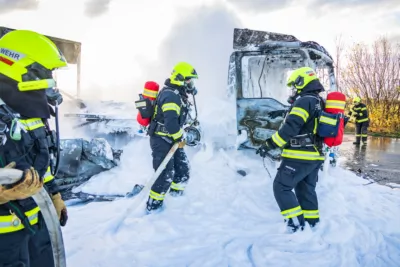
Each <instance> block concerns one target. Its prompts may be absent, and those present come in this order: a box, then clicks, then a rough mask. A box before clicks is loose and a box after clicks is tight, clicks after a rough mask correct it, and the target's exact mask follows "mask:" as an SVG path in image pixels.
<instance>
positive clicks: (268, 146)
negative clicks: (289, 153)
mask: <svg viewBox="0 0 400 267" xmlns="http://www.w3.org/2000/svg"><path fill="white" fill-rule="evenodd" d="M275 148H278V146H277V145H275V143H274V141H272V138H268V139H267V140H265V144H263V145H262V146H260V147H259V148H258V149H257V151H256V154H260V156H261V157H263V158H265V157H266V156H268V151H270V150H273V149H275Z"/></svg>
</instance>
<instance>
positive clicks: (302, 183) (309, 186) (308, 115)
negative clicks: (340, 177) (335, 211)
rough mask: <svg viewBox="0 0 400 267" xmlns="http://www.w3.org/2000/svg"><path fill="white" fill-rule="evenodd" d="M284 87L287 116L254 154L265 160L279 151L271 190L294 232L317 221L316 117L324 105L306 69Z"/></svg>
mask: <svg viewBox="0 0 400 267" xmlns="http://www.w3.org/2000/svg"><path fill="white" fill-rule="evenodd" d="M287 86H288V87H291V88H292V90H293V95H292V96H291V98H290V99H291V100H292V101H291V102H292V106H291V107H290V109H289V112H288V115H287V116H286V118H285V120H284V122H283V124H282V126H281V127H280V129H279V130H278V131H277V132H275V133H274V134H273V135H272V136H271V137H270V138H268V139H267V140H266V142H265V144H264V145H262V146H261V147H260V148H259V149H258V150H257V152H256V153H257V154H260V156H262V157H266V156H268V155H270V154H271V150H276V149H278V148H282V149H283V151H282V154H281V157H282V162H281V165H280V167H279V168H278V172H277V174H276V177H275V180H274V185H273V190H274V196H275V199H276V201H277V203H278V206H279V208H280V210H281V214H282V216H283V217H284V221H285V222H286V224H287V226H288V228H289V230H291V231H296V230H298V229H301V230H302V229H303V227H304V225H305V222H308V223H309V224H310V226H311V227H313V226H315V225H316V224H317V223H318V221H319V212H318V200H317V193H316V192H315V187H316V183H317V180H318V171H319V169H320V167H321V165H322V163H323V161H324V156H323V155H322V145H323V139H322V138H321V137H319V136H318V135H317V133H316V130H317V121H318V120H317V118H318V117H319V114H320V112H321V111H322V110H323V109H324V105H325V104H324V100H323V99H322V98H321V97H320V96H319V93H320V92H322V91H324V87H323V86H322V84H321V83H320V81H319V79H318V77H317V74H316V73H315V71H314V70H313V69H311V68H309V67H302V68H299V69H296V70H294V71H293V73H292V74H291V75H290V77H289V79H288V81H287ZM293 189H294V191H295V192H296V194H294V193H293V191H292V190H293Z"/></svg>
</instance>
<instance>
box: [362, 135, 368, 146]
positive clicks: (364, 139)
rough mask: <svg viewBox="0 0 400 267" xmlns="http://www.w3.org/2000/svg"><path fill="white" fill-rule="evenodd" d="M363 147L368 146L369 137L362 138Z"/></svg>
mask: <svg viewBox="0 0 400 267" xmlns="http://www.w3.org/2000/svg"><path fill="white" fill-rule="evenodd" d="M362 145H363V146H366V145H367V137H364V136H363V137H362Z"/></svg>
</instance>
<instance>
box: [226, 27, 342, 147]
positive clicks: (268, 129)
mask: <svg viewBox="0 0 400 267" xmlns="http://www.w3.org/2000/svg"><path fill="white" fill-rule="evenodd" d="M233 49H234V52H233V53H232V54H231V56H230V64H229V73H228V84H229V91H230V93H231V94H235V95H236V118H237V131H238V140H237V141H238V142H237V143H238V144H239V147H238V149H246V148H257V147H259V146H260V145H261V144H262V142H264V141H265V140H266V139H267V138H269V137H270V136H272V134H273V133H275V131H277V130H278V129H279V127H280V125H281V123H282V122H283V120H284V117H285V115H286V112H287V110H288V109H289V107H290V104H289V103H288V97H289V96H290V94H291V92H290V89H289V88H287V86H286V81H287V78H288V77H289V75H290V73H291V72H292V71H293V70H294V69H297V68H300V67H304V66H307V67H311V68H313V69H315V70H316V72H317V74H318V77H319V78H320V81H321V82H322V84H323V85H324V87H325V90H327V91H336V90H337V89H336V79H335V74H334V67H333V59H332V57H331V55H330V54H329V53H328V52H327V51H326V50H325V48H324V47H323V46H321V45H319V44H318V43H316V42H313V41H308V42H302V41H300V40H298V39H297V38H296V37H294V36H292V35H286V34H281V33H272V32H264V31H255V30H250V29H234V38H233Z"/></svg>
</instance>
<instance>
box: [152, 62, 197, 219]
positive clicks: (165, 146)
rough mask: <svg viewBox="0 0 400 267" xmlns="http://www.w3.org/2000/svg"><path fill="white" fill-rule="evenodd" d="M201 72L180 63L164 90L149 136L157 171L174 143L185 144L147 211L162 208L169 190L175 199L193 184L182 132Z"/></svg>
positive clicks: (156, 186)
mask: <svg viewBox="0 0 400 267" xmlns="http://www.w3.org/2000/svg"><path fill="white" fill-rule="evenodd" d="M197 78H198V76H197V72H196V70H195V69H194V67H193V66H192V65H190V64H189V63H186V62H180V63H178V64H177V65H176V66H175V67H174V69H173V71H172V74H171V76H170V78H169V79H167V80H166V81H165V83H164V84H165V86H164V88H162V90H160V92H159V94H158V96H157V99H156V103H155V110H154V115H153V117H152V120H151V123H150V127H149V131H148V134H149V135H150V146H151V150H152V156H153V168H154V170H157V168H158V167H159V166H160V164H161V162H162V161H163V159H164V158H165V156H166V155H167V154H168V151H169V150H170V149H171V147H172V146H173V144H174V143H176V142H179V143H181V144H180V146H179V148H178V149H177V151H176V152H175V154H174V156H173V158H172V159H171V160H170V161H169V162H168V164H167V166H166V167H165V169H164V170H163V172H162V173H161V174H160V176H159V177H158V178H157V180H156V181H155V182H154V184H153V186H152V187H151V191H150V196H149V199H148V201H147V212H148V213H152V212H154V211H156V210H159V209H160V208H162V205H163V202H164V198H165V195H166V193H167V192H168V190H169V193H170V194H171V195H173V196H180V195H182V194H183V191H184V189H185V186H186V184H187V183H188V181H189V162H188V159H187V156H186V154H185V151H184V150H183V146H184V142H183V140H184V131H183V129H182V127H183V125H184V124H185V122H186V119H187V115H188V112H189V100H188V94H193V95H195V94H196V93H197V90H196V88H195V86H194V79H197Z"/></svg>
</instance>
